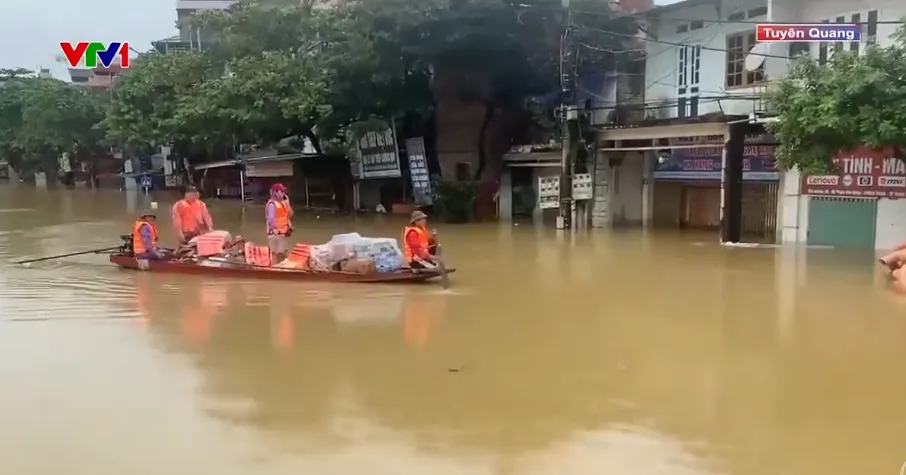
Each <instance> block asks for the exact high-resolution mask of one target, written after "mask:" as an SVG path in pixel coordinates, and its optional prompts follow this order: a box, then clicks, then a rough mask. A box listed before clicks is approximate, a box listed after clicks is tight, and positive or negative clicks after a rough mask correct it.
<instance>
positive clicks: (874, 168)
mask: <svg viewBox="0 0 906 475" xmlns="http://www.w3.org/2000/svg"><path fill="white" fill-rule="evenodd" d="M834 163H836V164H837V169H838V170H839V175H811V176H806V177H804V178H803V179H802V194H805V195H818V196H852V197H865V198H906V163H903V161H902V160H900V159H899V158H896V157H894V156H893V152H892V151H891V150H872V149H869V148H859V149H856V150H853V151H851V152H845V153H842V152H841V153H840V154H838V155H837V157H836V158H834Z"/></svg>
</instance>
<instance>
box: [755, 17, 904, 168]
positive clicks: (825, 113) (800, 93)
mask: <svg viewBox="0 0 906 475" xmlns="http://www.w3.org/2000/svg"><path fill="white" fill-rule="evenodd" d="M768 98H769V100H770V102H771V104H772V105H773V107H774V108H776V110H777V112H778V117H777V119H778V120H777V122H775V123H774V124H771V126H770V128H771V130H772V131H773V132H774V133H775V134H776V136H777V139H778V142H779V144H780V145H779V146H778V147H777V151H776V156H777V162H778V164H780V165H781V166H783V167H784V168H787V169H795V168H798V169H800V170H802V171H803V172H806V173H824V172H829V171H833V170H834V168H835V167H834V163H833V157H834V155H836V154H837V153H839V152H840V151H845V150H850V149H853V148H856V147H862V146H868V147H871V148H875V149H882V148H887V147H893V148H894V149H895V150H897V149H898V147H902V146H904V145H906V29H904V28H901V29H900V31H899V32H898V33H897V35H896V39H895V42H894V44H893V45H891V46H887V47H879V46H870V47H868V48H867V50H866V51H865V52H864V53H863V54H861V55H859V54H858V53H856V52H850V51H844V50H839V49H838V50H836V51H835V52H834V53H833V55H832V56H831V57H830V58H829V60H828V61H827V62H826V63H825V64H819V63H818V62H816V61H815V60H813V59H811V58H808V57H800V58H798V59H797V60H796V61H795V62H794V63H793V66H792V68H791V70H790V73H789V75H788V76H786V77H784V78H783V79H781V80H780V81H779V83H778V84H777V85H776V86H775V87H774V88H773V89H772V90H771V91H769V95H768ZM901 158H902V157H901Z"/></svg>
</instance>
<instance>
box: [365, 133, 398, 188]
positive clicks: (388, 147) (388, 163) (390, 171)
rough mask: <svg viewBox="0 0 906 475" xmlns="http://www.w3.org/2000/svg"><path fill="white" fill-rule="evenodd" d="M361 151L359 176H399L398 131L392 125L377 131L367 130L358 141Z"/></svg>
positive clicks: (366, 177)
mask: <svg viewBox="0 0 906 475" xmlns="http://www.w3.org/2000/svg"><path fill="white" fill-rule="evenodd" d="M356 146H357V148H358V151H359V163H358V166H357V170H356V171H357V172H358V175H359V178H363V179H368V178H397V177H400V176H402V173H401V171H400V156H399V149H398V148H397V144H396V131H395V129H394V127H393V124H392V123H391V125H390V127H388V128H387V129H385V130H382V131H377V132H367V133H366V134H365V135H363V136H362V137H361V138H359V139H358V141H357V142H356Z"/></svg>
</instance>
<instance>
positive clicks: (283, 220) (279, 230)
mask: <svg viewBox="0 0 906 475" xmlns="http://www.w3.org/2000/svg"><path fill="white" fill-rule="evenodd" d="M271 203H273V205H274V230H273V231H271V230H268V231H269V232H271V233H273V234H286V233H287V232H289V206H287V205H286V202H285V201H282V200H281V201H277V200H267V205H266V206H268V205H270V204H271Z"/></svg>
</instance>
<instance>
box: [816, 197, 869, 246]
mask: <svg viewBox="0 0 906 475" xmlns="http://www.w3.org/2000/svg"><path fill="white" fill-rule="evenodd" d="M877 211H878V201H877V200H876V199H865V198H838V197H825V196H812V197H811V199H810V200H809V210H808V243H809V244H814V245H821V246H834V247H839V248H847V249H874V247H875V221H876V219H877Z"/></svg>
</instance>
